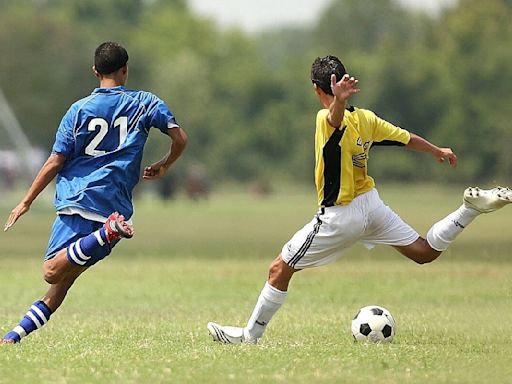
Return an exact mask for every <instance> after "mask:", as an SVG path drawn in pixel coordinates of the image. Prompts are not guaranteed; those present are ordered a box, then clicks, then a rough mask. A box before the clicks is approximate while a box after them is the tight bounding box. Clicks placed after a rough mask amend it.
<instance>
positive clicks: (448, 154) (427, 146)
mask: <svg viewBox="0 0 512 384" xmlns="http://www.w3.org/2000/svg"><path fill="white" fill-rule="evenodd" d="M407 148H409V149H412V150H414V151H419V152H426V153H430V154H431V155H433V156H434V157H435V158H436V159H437V161H439V162H440V163H443V162H444V161H445V160H448V164H450V166H452V167H453V168H455V167H456V166H457V156H456V155H455V153H453V151H452V149H451V148H439V147H438V146H436V145H434V144H432V143H431V142H429V141H428V140H426V139H424V138H423V137H421V136H418V135H416V134H414V133H411V140H410V141H409V144H407Z"/></svg>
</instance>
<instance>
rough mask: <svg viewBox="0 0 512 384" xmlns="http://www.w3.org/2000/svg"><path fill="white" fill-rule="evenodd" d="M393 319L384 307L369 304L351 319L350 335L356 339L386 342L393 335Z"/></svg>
mask: <svg viewBox="0 0 512 384" xmlns="http://www.w3.org/2000/svg"><path fill="white" fill-rule="evenodd" d="M395 328H396V323H395V319H394V318H393V316H392V315H391V312H389V311H388V310H387V309H386V308H384V307H380V306H378V305H369V306H367V307H364V308H361V309H360V310H359V312H357V314H356V315H355V316H354V319H353V320H352V335H353V336H354V339H356V340H357V341H370V342H374V343H379V342H380V343H388V342H390V341H391V340H393V336H395Z"/></svg>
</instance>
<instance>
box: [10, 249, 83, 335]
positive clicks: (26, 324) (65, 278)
mask: <svg viewBox="0 0 512 384" xmlns="http://www.w3.org/2000/svg"><path fill="white" fill-rule="evenodd" d="M57 258H58V259H62V260H63V261H64V262H65V263H67V264H69V262H68V261H67V258H66V250H65V249H64V250H62V251H61V252H59V253H58V255H57V256H56V257H55V258H54V259H57ZM54 259H52V260H54ZM47 263H49V261H46V262H45V264H47ZM66 269H67V271H66V272H65V273H59V280H55V283H53V284H51V286H50V288H49V289H48V292H46V294H45V295H44V296H43V298H42V299H41V300H37V301H36V302H34V303H33V304H32V305H31V306H30V308H29V309H28V311H27V313H26V314H25V316H24V317H23V318H22V319H21V321H20V322H19V323H18V325H17V326H16V327H14V329H13V330H12V331H10V332H8V333H7V334H6V335H5V336H4V337H3V339H2V341H1V342H2V343H18V342H20V341H21V339H22V338H23V337H25V336H28V335H29V334H30V333H32V332H33V331H36V330H38V329H39V328H41V327H43V326H44V325H45V324H46V323H47V322H48V321H49V320H50V316H51V315H52V314H53V313H54V312H55V311H56V310H57V308H59V306H60V305H61V304H62V302H63V300H64V298H65V297H66V294H67V292H68V290H69V288H70V287H71V286H72V285H73V283H74V282H75V280H76V279H77V278H78V276H80V274H81V273H82V272H84V271H85V270H86V269H87V267H79V266H70V267H66ZM45 273H46V272H45Z"/></svg>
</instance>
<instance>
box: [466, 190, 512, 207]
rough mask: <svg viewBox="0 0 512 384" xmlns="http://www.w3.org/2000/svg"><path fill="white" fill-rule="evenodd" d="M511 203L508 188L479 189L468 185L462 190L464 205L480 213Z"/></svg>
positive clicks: (511, 196) (510, 192) (510, 194)
mask: <svg viewBox="0 0 512 384" xmlns="http://www.w3.org/2000/svg"><path fill="white" fill-rule="evenodd" d="M510 203H512V190H511V189H510V188H503V187H496V188H493V189H480V188H478V187H469V188H467V189H466V190H465V191H464V205H465V206H466V207H468V208H472V209H474V210H476V211H478V212H481V213H489V212H493V211H496V210H497V209H500V208H502V207H504V206H505V205H507V204H510Z"/></svg>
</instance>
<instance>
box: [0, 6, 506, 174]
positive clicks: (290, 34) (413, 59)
mask: <svg viewBox="0 0 512 384" xmlns="http://www.w3.org/2000/svg"><path fill="white" fill-rule="evenodd" d="M511 20H512V1H511V0H487V1H486V2H485V3H482V2H481V1H478V0H460V1H459V3H458V5H457V6H455V7H454V8H451V9H448V10H446V11H444V12H443V13H442V14H441V15H439V16H429V15H426V14H423V13H418V12H413V11H411V10H409V9H405V8H403V7H401V6H400V5H399V4H397V3H395V2H394V1H392V0H379V1H374V0H333V1H332V3H331V5H330V6H329V7H328V8H327V9H326V10H325V12H324V13H323V14H322V15H321V17H320V18H319V19H318V20H317V23H316V24H315V25H313V26H308V27H294V28H279V26H276V28H275V29H272V30H269V31H265V32H262V33H260V34H258V35H247V34H245V33H244V32H243V31H241V30H236V29H230V30H224V29H221V28H219V27H218V26H217V25H216V24H215V22H214V20H210V19H205V18H202V17H199V16H197V15H195V14H194V13H192V11H191V9H190V8H189V6H188V5H187V2H186V0H110V1H103V0H87V1H83V0H46V1H45V0H31V1H30V0H11V1H10V0H0V54H1V57H2V58H1V60H0V88H2V89H3V91H4V93H5V95H6V96H7V98H8V100H9V101H10V103H11V105H12V107H13V109H14V111H15V113H16V115H17V116H18V118H19V120H20V122H21V124H22V125H23V127H24V129H25V130H26V132H27V134H28V136H29V138H30V140H31V141H32V142H33V143H34V144H36V145H38V146H42V147H45V148H48V149H49V148H50V147H51V145H52V143H53V138H54V134H55V130H56V127H57V126H58V124H59V121H60V119H61V117H62V115H63V114H64V113H65V111H66V109H67V108H68V107H69V105H70V104H71V103H72V102H73V101H75V100H76V99H79V98H82V97H84V96H86V95H87V94H88V93H90V91H91V90H92V89H93V88H94V87H96V86H97V81H96V79H95V78H94V77H93V76H92V72H91V66H92V56H93V51H94V49H95V48H96V46H97V45H98V44H99V43H101V42H103V41H106V40H114V41H119V42H121V43H122V44H123V45H125V46H126V47H127V49H128V52H129V54H130V62H129V63H130V79H129V87H132V88H142V89H147V90H150V91H152V92H154V93H156V94H157V95H159V96H160V97H161V98H162V99H164V100H165V101H166V102H167V103H168V104H169V106H170V107H171V109H172V110H173V112H174V113H175V115H176V116H177V118H178V120H179V122H180V123H181V124H182V126H183V127H184V128H185V130H186V131H187V133H188V134H189V138H190V144H189V147H188V150H187V153H186V155H185V156H184V157H185V161H188V162H190V163H197V164H203V166H204V167H205V168H206V169H207V171H208V174H209V175H210V179H213V180H219V181H243V182H245V181H249V180H270V181H273V180H295V181H296V180H299V181H301V182H308V183H310V182H312V169H313V161H314V159H313V142H312V141H313V133H314V124H315V115H316V112H317V110H318V109H319V104H318V102H317V100H316V98H315V96H314V94H313V92H312V87H311V83H310V81H309V70H310V65H311V62H312V61H313V60H314V58H315V57H316V56H324V55H326V54H335V55H337V56H339V57H340V58H341V59H342V61H343V62H344V63H345V65H346V66H347V68H348V70H349V72H350V73H351V74H352V75H355V76H357V77H358V78H359V79H360V86H361V93H359V94H358V95H356V96H355V97H354V98H353V100H352V102H353V104H354V105H355V106H361V107H365V108H369V109H372V110H374V111H375V112H376V113H377V114H378V115H380V116H381V117H383V118H385V119H386V120H389V121H391V122H393V123H395V124H396V125H399V126H402V127H404V128H407V129H409V130H411V131H413V132H417V133H419V134H420V135H423V136H425V137H427V138H428V139H430V140H431V141H434V142H435V143H437V144H439V145H441V146H449V147H452V148H453V149H454V150H455V152H456V153H457V154H458V156H459V160H460V165H459V168H458V170H457V171H454V172H452V171H450V172H448V171H447V170H446V168H445V167H440V166H439V165H438V164H437V163H436V162H435V161H433V160H432V161H430V159H426V158H425V155H418V154H413V153H411V152H408V151H405V150H403V149H396V148H382V147H379V148H375V149H373V150H372V160H371V161H370V173H371V174H372V175H374V176H376V177H377V178H379V177H381V178H386V179H391V180H402V181H404V180H405V181H431V180H436V181H443V182H464V183H475V182H496V183H503V184H510V176H511V174H512V156H511V155H510V149H511V148H512V133H511V130H510V128H509V127H510V120H511V118H512V107H511V101H510V91H511V89H512V70H511V69H510V68H511V64H512V22H511ZM149 144H150V145H148V146H147V154H146V161H152V160H156V159H157V158H159V157H160V156H161V155H162V154H163V153H164V152H165V151H166V150H167V146H168V141H167V140H162V137H161V136H160V135H158V133H156V134H153V135H151V137H150V143H149Z"/></svg>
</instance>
